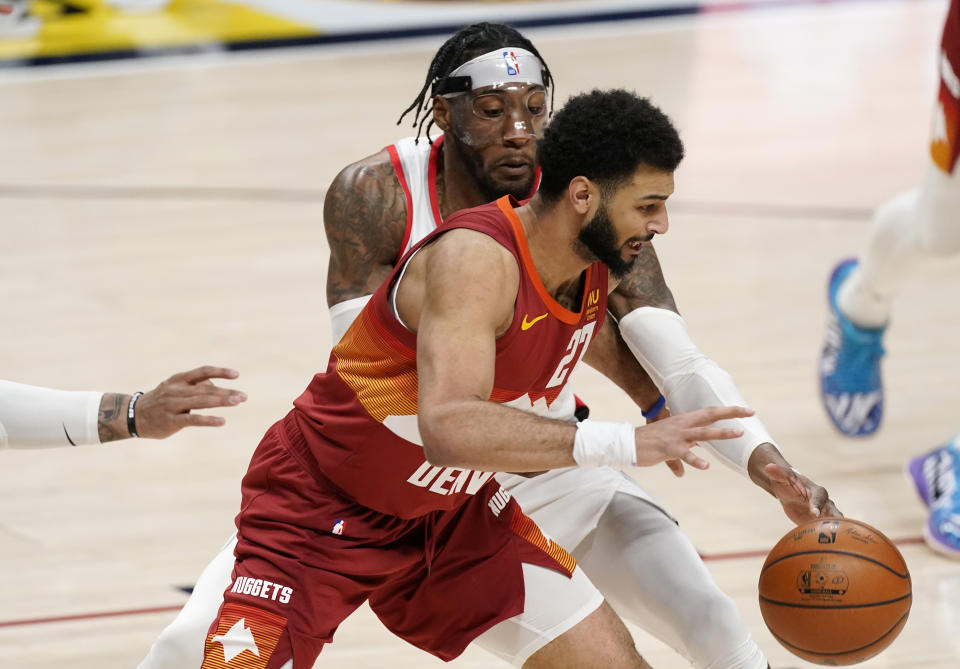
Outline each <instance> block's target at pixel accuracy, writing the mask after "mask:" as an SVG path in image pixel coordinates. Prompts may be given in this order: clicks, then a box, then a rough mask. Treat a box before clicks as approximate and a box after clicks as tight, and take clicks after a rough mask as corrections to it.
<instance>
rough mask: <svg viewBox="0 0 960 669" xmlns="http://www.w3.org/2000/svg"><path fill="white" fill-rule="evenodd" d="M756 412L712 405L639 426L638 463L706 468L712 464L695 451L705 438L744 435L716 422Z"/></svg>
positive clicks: (712, 439) (726, 437)
mask: <svg viewBox="0 0 960 669" xmlns="http://www.w3.org/2000/svg"><path fill="white" fill-rule="evenodd" d="M752 415H753V410H752V409H745V408H743V407H708V408H706V409H698V410H696V411H690V412H689V413H682V414H678V415H676V416H670V417H668V418H663V419H661V420H658V421H656V422H652V423H649V424H647V425H644V426H643V427H638V428H637V429H636V430H635V435H636V440H637V466H638V467H647V466H650V465H655V464H657V463H660V462H664V461H667V462H669V461H671V460H675V461H677V465H678V466H679V467H680V468H681V469H682V468H683V465H682V464H681V461H682V462H685V463H687V464H688V465H690V466H691V467H695V468H697V469H706V468H707V467H709V466H710V463H709V462H707V461H706V460H704V459H703V458H701V457H699V456H698V455H696V454H694V453H693V451H692V450H691V449H692V448H693V447H694V446H696V445H697V444H698V443H699V442H701V441H714V440H717V439H735V438H736V437H739V436H741V435H742V434H743V430H739V429H730V428H722V427H714V426H713V423H715V422H717V421H720V420H728V419H731V418H746V417H747V416H752ZM668 466H670V469H671V470H672V471H673V472H674V474H676V473H677V470H676V469H675V468H674V466H672V465H668Z"/></svg>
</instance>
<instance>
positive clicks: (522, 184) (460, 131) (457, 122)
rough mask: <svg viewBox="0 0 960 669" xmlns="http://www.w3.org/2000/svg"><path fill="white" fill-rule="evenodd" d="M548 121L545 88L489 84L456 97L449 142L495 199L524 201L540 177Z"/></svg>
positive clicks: (478, 181)
mask: <svg viewBox="0 0 960 669" xmlns="http://www.w3.org/2000/svg"><path fill="white" fill-rule="evenodd" d="M546 117H547V97H546V90H544V88H543V86H539V85H534V84H524V85H512V86H509V87H495V86H489V87H486V88H481V89H478V90H475V91H471V92H470V93H464V94H462V95H458V96H456V97H453V98H450V116H449V119H450V123H449V124H450V128H449V134H450V135H451V136H452V137H450V138H448V140H445V141H449V139H453V140H455V142H456V143H457V145H458V147H457V148H458V151H457V153H458V154H459V155H460V156H461V157H462V158H463V159H464V160H465V161H466V162H467V163H468V167H469V169H470V172H471V174H472V176H473V178H474V179H475V180H476V181H477V183H478V185H479V187H480V190H481V192H482V193H483V194H484V195H485V197H487V199H489V200H495V199H497V198H499V197H503V196H504V195H513V196H514V197H517V198H520V199H523V198H526V197H528V196H529V195H530V191H531V190H532V189H533V184H534V179H535V177H536V154H537V138H538V137H539V136H540V135H541V134H542V132H543V126H544V123H545V122H546Z"/></svg>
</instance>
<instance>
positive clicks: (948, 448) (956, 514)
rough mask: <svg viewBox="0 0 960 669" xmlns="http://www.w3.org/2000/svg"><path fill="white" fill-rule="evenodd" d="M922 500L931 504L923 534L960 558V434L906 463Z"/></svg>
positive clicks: (944, 551) (932, 544)
mask: <svg viewBox="0 0 960 669" xmlns="http://www.w3.org/2000/svg"><path fill="white" fill-rule="evenodd" d="M907 471H908V472H909V473H910V476H911V478H912V479H913V481H914V485H915V486H916V488H917V493H918V494H919V495H920V499H922V500H923V501H924V503H926V504H927V506H929V507H930V518H929V519H928V520H927V524H926V525H925V526H924V528H923V537H924V539H925V540H926V542H927V545H928V546H930V548H932V549H933V550H935V551H937V552H938V553H942V554H944V555H948V556H950V557H953V558H960V434H958V435H956V436H954V438H953V439H952V440H950V441H949V442H947V443H946V444H944V445H943V446H941V447H940V448H936V449H934V450H932V451H931V452H929V453H927V454H925V455H921V456H919V457H916V458H913V459H912V460H910V462H909V464H908V465H907Z"/></svg>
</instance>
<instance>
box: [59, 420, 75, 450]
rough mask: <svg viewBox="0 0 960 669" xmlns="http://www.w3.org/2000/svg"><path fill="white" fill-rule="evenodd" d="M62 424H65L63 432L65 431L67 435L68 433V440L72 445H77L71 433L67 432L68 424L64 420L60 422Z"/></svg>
mask: <svg viewBox="0 0 960 669" xmlns="http://www.w3.org/2000/svg"><path fill="white" fill-rule="evenodd" d="M60 424H61V425H63V433H64V434H65V435H67V441H69V442H70V445H71V446H76V444H75V443H73V439H71V438H70V433H69V432H67V424H66V423H64V422H62V421H61V422H60Z"/></svg>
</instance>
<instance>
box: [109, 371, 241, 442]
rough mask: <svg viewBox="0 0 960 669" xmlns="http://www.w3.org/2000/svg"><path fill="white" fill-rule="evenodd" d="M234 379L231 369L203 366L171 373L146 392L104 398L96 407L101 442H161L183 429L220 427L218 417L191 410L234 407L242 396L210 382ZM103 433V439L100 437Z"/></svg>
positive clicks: (238, 392) (237, 392)
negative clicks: (135, 439)
mask: <svg viewBox="0 0 960 669" xmlns="http://www.w3.org/2000/svg"><path fill="white" fill-rule="evenodd" d="M237 376H238V374H237V372H236V371H234V370H232V369H227V368H225V367H213V366H210V365H206V366H203V367H198V368H196V369H192V370H190V371H188V372H181V373H179V374H174V375H173V376H171V377H170V378H169V379H167V380H166V381H164V382H162V383H161V384H160V385H158V386H157V387H156V388H154V389H153V390H151V391H149V392H146V393H141V392H137V393H134V394H133V395H112V396H111V395H104V400H103V402H102V403H101V408H100V417H101V422H100V424H101V429H100V435H101V441H111V440H112V439H123V438H126V437H128V436H130V437H145V438H149V439H164V438H166V437H169V436H170V435H172V434H174V433H176V432H179V431H180V430H181V429H183V428H185V427H191V426H206V427H217V426H220V425H223V424H224V423H225V422H226V421H225V420H224V419H223V418H221V417H220V416H206V415H203V414H196V413H192V411H195V410H197V409H210V408H213V407H227V406H234V405H237V404H240V403H241V402H243V401H245V400H246V399H247V396H246V394H245V393H242V392H240V391H239V390H233V389H230V388H221V387H219V386H217V385H215V384H214V383H213V382H212V381H211V380H210V379H235V378H237ZM108 398H113V402H112V404H113V406H112V408H110V409H108V410H107V411H106V412H105V411H104V408H103V403H104V402H107V403H109V400H108ZM105 432H106V437H107V438H104V436H105Z"/></svg>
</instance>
